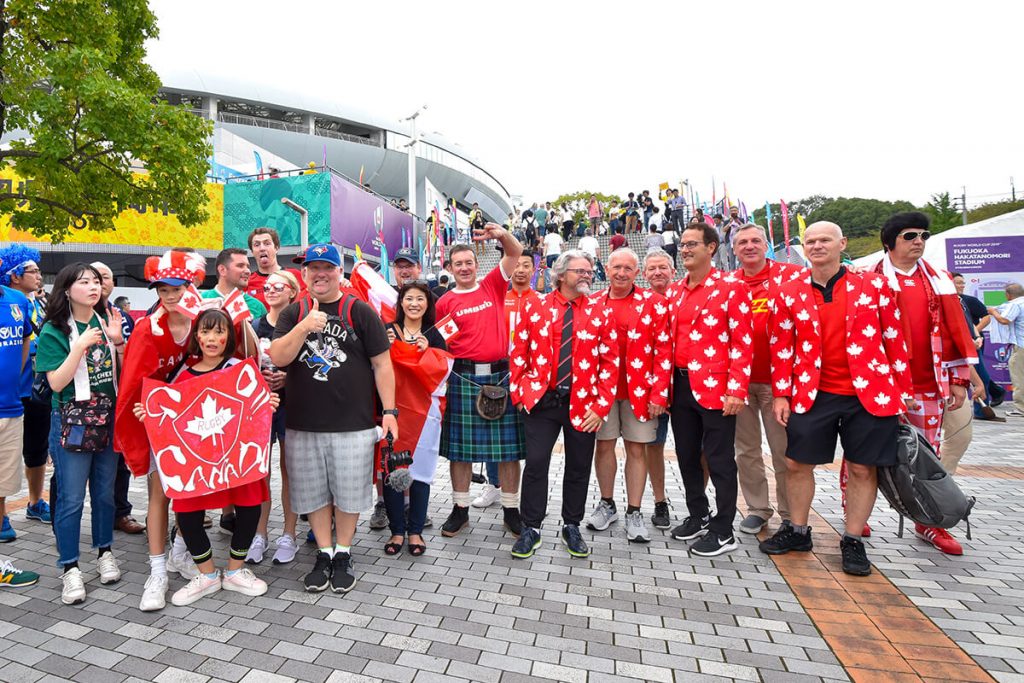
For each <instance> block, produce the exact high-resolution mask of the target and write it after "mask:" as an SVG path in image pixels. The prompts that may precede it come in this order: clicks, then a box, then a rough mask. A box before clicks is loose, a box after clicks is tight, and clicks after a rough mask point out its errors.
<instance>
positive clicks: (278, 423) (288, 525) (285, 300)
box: [245, 270, 300, 564]
mask: <svg viewBox="0 0 1024 683" xmlns="http://www.w3.org/2000/svg"><path fill="white" fill-rule="evenodd" d="M299 291H300V287H299V281H298V280H297V279H295V276H294V275H292V274H291V273H289V272H288V271H287V270H279V271H277V272H276V273H273V274H272V275H270V276H268V277H267V280H266V283H265V284H264V285H263V298H264V301H266V303H267V308H268V309H269V310H268V311H267V314H266V315H265V316H263V317H262V318H260V319H259V320H257V321H256V324H255V325H254V327H255V328H256V336H257V337H258V338H259V343H260V369H261V370H262V371H263V378H264V379H266V380H267V384H268V385H270V389H271V390H272V391H276V392H278V394H279V396H280V400H281V401H284V378H285V375H286V373H285V372H284V371H283V370H279V369H277V368H276V367H274V365H273V363H271V362H270V357H269V356H268V355H267V349H268V348H270V342H272V341H273V340H274V327H275V326H276V325H277V317H278V316H279V315H281V311H283V310H284V309H285V308H287V307H288V304H290V303H292V302H293V301H294V300H295V297H296V296H298V294H299ZM275 440H276V441H277V443H278V447H279V450H280V455H281V507H282V508H283V510H284V533H283V534H282V535H281V537H280V538H278V539H277V542H276V546H277V549H276V550H275V551H274V564H288V563H289V562H291V561H292V560H294V559H295V553H296V551H297V549H298V548H297V546H296V544H295V525H296V523H297V522H298V515H296V514H295V513H294V512H292V509H291V500H290V499H289V496H288V470H287V469H286V468H285V464H284V452H285V450H284V449H285V445H284V408H278V409H277V411H276V412H275V413H274V423H273V425H272V426H271V428H270V445H271V446H273V445H274V441H275ZM269 518H270V501H269V500H268V501H267V502H266V503H264V504H263V512H262V514H261V515H260V523H259V527H258V528H257V531H256V537H255V538H253V539H252V544H251V545H250V546H249V554H248V555H247V556H246V558H245V561H246V562H247V563H249V564H259V563H260V562H262V561H263V554H264V552H265V551H266V548H267V524H268V521H269Z"/></svg>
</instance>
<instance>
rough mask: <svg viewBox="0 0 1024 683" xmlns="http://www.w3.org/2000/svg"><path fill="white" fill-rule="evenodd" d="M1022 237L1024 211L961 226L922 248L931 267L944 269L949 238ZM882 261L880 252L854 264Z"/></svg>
mask: <svg viewBox="0 0 1024 683" xmlns="http://www.w3.org/2000/svg"><path fill="white" fill-rule="evenodd" d="M1006 235H1024V209H1021V210H1019V211H1013V212H1011V213H1004V214H1003V215H1001V216H996V217H994V218H986V219H985V220H983V221H978V222H977V223H970V224H968V225H962V226H960V227H959V228H953V229H952V230H946V231H945V232H940V233H939V234H938V235H935V236H934V237H932V238H931V239H930V240H928V243H927V244H926V245H925V247H924V259H925V260H926V261H928V263H930V264H932V265H933V266H936V267H939V268H943V269H946V268H948V265H947V264H946V240H947V239H949V238H951V237H996V236H999V237H1003V236H1006ZM881 260H882V251H881V250H879V251H876V252H874V253H872V254H868V255H867V256H861V257H860V258H859V259H856V260H855V261H854V263H855V264H856V265H858V266H860V267H862V268H866V267H870V266H873V265H875V264H876V263H878V262H879V261H881Z"/></svg>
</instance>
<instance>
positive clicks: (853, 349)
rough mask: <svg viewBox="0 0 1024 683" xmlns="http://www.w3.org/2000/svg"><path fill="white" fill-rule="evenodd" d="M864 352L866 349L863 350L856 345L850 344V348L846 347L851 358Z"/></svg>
mask: <svg viewBox="0 0 1024 683" xmlns="http://www.w3.org/2000/svg"><path fill="white" fill-rule="evenodd" d="M863 350H864V349H862V348H861V347H859V346H857V345H856V344H850V345H849V346H847V347H846V352H847V353H848V354H850V355H851V356H859V355H860V353H861V351H863Z"/></svg>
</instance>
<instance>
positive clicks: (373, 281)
mask: <svg viewBox="0 0 1024 683" xmlns="http://www.w3.org/2000/svg"><path fill="white" fill-rule="evenodd" d="M350 280H351V282H352V289H353V290H355V294H356V296H358V297H359V298H360V299H362V300H363V301H365V302H366V303H368V304H370V305H371V306H373V310H375V311H377V315H379V316H380V319H381V320H383V321H384V322H385V323H391V322H394V321H395V311H396V310H397V308H398V292H396V291H395V288H394V287H392V286H391V285H389V284H388V282H387V280H385V279H384V278H383V277H381V274H380V273H378V272H377V271H375V270H374V269H373V266H371V265H370V264H369V263H367V262H366V261H360V262H359V263H357V264H356V265H355V267H354V268H353V269H352V277H351V278H350Z"/></svg>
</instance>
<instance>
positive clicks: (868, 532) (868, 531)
mask: <svg viewBox="0 0 1024 683" xmlns="http://www.w3.org/2000/svg"><path fill="white" fill-rule="evenodd" d="M860 535H861V536H863V537H864V538H867V537H868V536H870V535H871V527H870V526H868V523H867V522H864V531H862V532H860Z"/></svg>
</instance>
